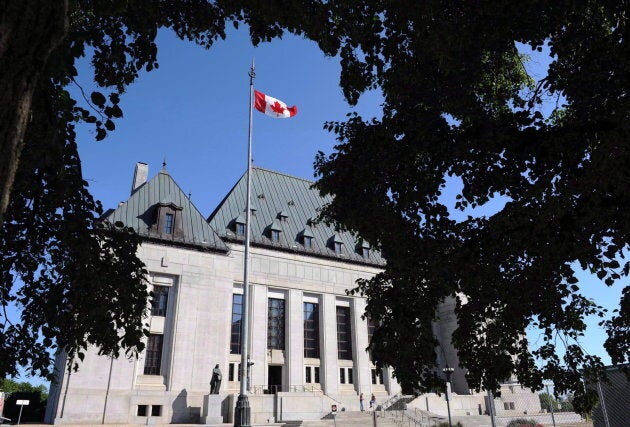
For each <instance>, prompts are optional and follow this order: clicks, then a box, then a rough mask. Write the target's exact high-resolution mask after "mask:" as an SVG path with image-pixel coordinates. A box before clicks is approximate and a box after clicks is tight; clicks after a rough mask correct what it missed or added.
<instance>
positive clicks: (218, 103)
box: [73, 28, 621, 363]
mask: <svg viewBox="0 0 630 427" xmlns="http://www.w3.org/2000/svg"><path fill="white" fill-rule="evenodd" d="M243 30H244V28H243V29H241V30H239V31H235V30H232V31H230V32H229V33H228V37H227V39H226V40H225V41H221V40H220V41H218V42H217V43H216V44H215V46H213V47H212V48H211V49H210V50H207V51H206V50H204V49H202V48H200V47H198V46H195V45H194V44H192V43H189V42H183V41H179V40H177V39H176V38H175V37H174V36H172V35H171V34H170V33H169V32H162V33H160V35H159V37H158V60H159V64H160V67H159V69H157V70H154V71H151V72H149V73H143V74H142V75H141V76H140V78H139V79H138V81H137V82H136V83H134V84H133V85H131V86H130V87H129V89H128V91H127V93H125V94H124V95H123V97H122V100H121V108H122V109H123V112H124V118H122V119H118V120H117V121H116V130H115V131H114V132H111V133H110V135H109V136H108V137H107V138H106V139H105V140H104V141H101V142H96V141H94V137H93V132H92V130H91V128H90V127H89V126H82V127H80V128H79V130H78V139H79V151H80V155H81V160H82V164H83V175H84V178H85V179H86V180H87V181H88V183H89V185H90V189H91V191H92V193H93V194H94V196H95V197H96V198H97V199H99V200H101V201H102V202H103V207H104V208H105V209H107V208H111V207H115V206H116V205H117V204H118V202H120V201H123V200H126V199H127V197H128V196H129V192H130V187H131V180H132V175H133V168H134V165H135V163H136V162H138V161H142V162H145V163H148V164H149V176H150V177H151V176H153V175H154V174H155V173H157V172H158V171H159V169H161V167H162V162H163V161H164V160H166V163H167V166H166V168H167V170H168V171H169V173H170V174H171V175H172V176H173V177H174V179H175V180H176V181H177V182H178V184H179V185H180V186H181V187H182V189H183V190H184V191H185V192H186V193H191V194H192V200H193V203H194V204H195V205H196V206H197V207H198V208H199V210H200V211H201V212H202V213H203V214H204V215H208V214H209V213H210V212H211V211H212V210H213V209H214V207H215V206H216V205H217V204H218V203H219V201H220V200H221V199H222V198H223V196H224V195H225V194H226V193H227V192H228V191H229V189H230V188H231V187H232V186H233V185H234V183H235V182H236V180H237V179H238V178H239V177H240V176H241V175H242V174H243V173H244V171H245V168H246V150H247V127H248V112H249V77H248V75H247V73H248V71H249V67H250V64H251V61H252V59H255V63H256V79H255V84H254V85H255V88H256V89H257V90H259V91H262V92H264V93H266V94H268V95H271V96H273V97H276V98H278V99H280V100H282V101H284V102H286V103H287V104H288V105H290V106H291V105H297V107H298V114H297V116H295V117H294V118H291V119H272V118H268V117H265V116H263V115H262V114H260V113H256V112H255V113H254V126H253V141H254V164H255V165H257V166H261V167H264V168H268V169H273V170H277V171H280V172H284V173H287V174H290V175H294V176H298V177H303V178H307V179H313V160H314V157H315V154H316V153H317V151H320V150H321V151H323V152H325V153H331V152H332V150H333V146H334V145H335V139H334V135H333V134H331V133H329V132H327V131H325V130H324V129H323V124H324V122H326V121H335V120H344V118H345V115H346V113H348V112H350V111H357V112H358V113H359V114H361V115H362V116H363V117H364V118H371V117H373V116H378V115H380V114H379V105H380V102H381V99H382V98H381V96H380V94H379V93H376V92H372V93H368V94H366V95H364V96H363V97H362V98H361V100H360V102H359V105H358V106H357V107H356V108H351V107H349V106H348V105H347V104H346V103H345V101H344V99H343V95H342V93H341V89H340V88H339V84H338V82H339V71H340V66H339V61H338V60H337V59H335V58H327V57H325V56H324V55H323V54H322V53H321V52H320V51H319V49H318V48H317V46H316V44H315V43H313V42H310V41H307V40H303V39H301V38H297V37H293V36H286V37H285V38H284V39H283V40H276V41H273V42H272V43H266V44H263V45H261V46H259V47H258V48H254V47H252V46H251V44H250V43H249V40H248V35H247V32H246V31H243ZM532 66H533V67H534V69H533V70H532V71H534V72H535V73H534V74H535V75H536V77H539V75H538V74H542V70H544V68H546V64H545V61H544V58H543V59H542V60H540V59H535V60H534V61H532ZM86 71H88V67H86V66H85V64H83V66H81V67H79V77H78V79H77V80H78V81H79V83H80V84H81V85H82V86H83V87H84V89H85V91H86V93H88V94H89V92H90V91H91V78H90V76H89V75H88V73H86ZM74 90H76V89H74ZM74 90H73V91H74ZM455 187H456V185H454V186H453V188H452V189H450V191H449V192H448V193H449V194H448V195H447V196H446V197H445V200H446V199H451V200H453V202H452V203H453V204H454V197H453V194H454V191H455ZM489 205H491V206H486V207H483V208H481V209H480V212H482V213H483V212H492V211H496V210H497V209H500V208H501V207H502V205H503V203H502V202H501V201H491V202H489ZM580 277H581V279H582V280H581V283H580V285H581V288H582V290H583V291H584V293H585V294H586V295H587V296H588V297H589V298H593V299H594V300H595V301H596V302H598V303H599V304H601V305H603V306H605V307H608V308H609V309H611V310H612V309H613V308H614V307H616V306H617V305H618V301H619V295H620V292H621V284H620V283H618V284H617V285H616V286H615V287H613V288H612V289H609V288H606V287H605V286H604V285H603V284H602V283H601V282H600V281H599V280H597V279H596V278H594V277H592V276H591V275H590V274H586V273H582V274H581V275H580ZM590 323H591V324H592V325H596V323H597V320H593V321H592V322H590ZM529 336H530V338H533V339H534V340H535V338H536V334H535V333H533V332H532V333H530V334H529ZM604 339H605V337H604V334H603V331H602V330H601V329H600V328H598V327H596V326H595V327H592V328H591V330H590V331H589V332H588V333H587V335H586V337H585V338H584V340H583V342H582V343H583V345H584V347H585V348H586V349H587V351H588V352H590V353H592V354H598V355H600V356H602V357H604V360H605V363H608V362H609V360H608V358H607V356H606V355H605V352H604V350H603V347H602V343H603V340H604Z"/></svg>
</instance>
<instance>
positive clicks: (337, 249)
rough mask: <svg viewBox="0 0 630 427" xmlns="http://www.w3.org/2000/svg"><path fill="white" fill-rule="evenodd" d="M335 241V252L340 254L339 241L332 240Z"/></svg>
mask: <svg viewBox="0 0 630 427" xmlns="http://www.w3.org/2000/svg"><path fill="white" fill-rule="evenodd" d="M334 243H335V253H336V254H340V253H341V245H342V243H341V242H334Z"/></svg>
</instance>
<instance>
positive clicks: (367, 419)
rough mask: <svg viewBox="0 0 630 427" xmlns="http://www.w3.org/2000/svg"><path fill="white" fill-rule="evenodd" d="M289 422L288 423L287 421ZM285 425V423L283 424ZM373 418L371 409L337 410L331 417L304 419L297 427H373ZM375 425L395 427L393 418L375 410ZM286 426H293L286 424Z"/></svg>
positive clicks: (378, 426)
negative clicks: (361, 410) (383, 415)
mask: <svg viewBox="0 0 630 427" xmlns="http://www.w3.org/2000/svg"><path fill="white" fill-rule="evenodd" d="M287 424H289V423H287ZM285 425H286V424H285ZM373 426H374V418H373V412H372V411H364V412H360V411H343V412H337V415H336V416H335V417H334V418H333V417H332V416H331V415H330V414H329V415H327V416H326V417H325V418H323V419H321V420H305V421H302V422H301V424H300V426H299V427H373ZM376 426H377V427H397V424H396V422H395V420H394V419H392V418H391V417H382V416H381V414H380V413H379V412H378V411H377V412H376ZM283 427H284V426H283ZM287 427H295V426H294V425H288V426H287Z"/></svg>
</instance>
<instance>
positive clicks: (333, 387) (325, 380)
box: [320, 294, 339, 395]
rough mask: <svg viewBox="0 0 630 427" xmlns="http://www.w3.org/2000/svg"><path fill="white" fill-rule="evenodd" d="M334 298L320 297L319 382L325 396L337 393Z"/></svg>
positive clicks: (337, 368)
mask: <svg viewBox="0 0 630 427" xmlns="http://www.w3.org/2000/svg"><path fill="white" fill-rule="evenodd" d="M336 300H337V299H336V297H335V295H331V294H324V295H322V319H321V325H320V331H321V332H320V333H321V340H320V343H321V351H320V356H321V363H322V366H321V372H320V377H321V378H320V381H321V384H322V388H323V389H324V392H325V393H326V394H332V395H334V394H338V393H339V363H338V360H337V308H336V307H337V305H336Z"/></svg>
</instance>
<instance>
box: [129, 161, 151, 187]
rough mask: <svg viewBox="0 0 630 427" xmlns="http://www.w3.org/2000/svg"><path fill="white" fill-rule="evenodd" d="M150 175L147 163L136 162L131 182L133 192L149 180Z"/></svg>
mask: <svg viewBox="0 0 630 427" xmlns="http://www.w3.org/2000/svg"><path fill="white" fill-rule="evenodd" d="M148 176H149V165H147V164H146V163H142V162H138V163H136V168H135V169H134V171H133V182H132V183H131V194H133V193H134V192H135V191H136V190H137V189H138V188H140V187H141V186H142V184H144V183H145V182H147V177H148Z"/></svg>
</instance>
